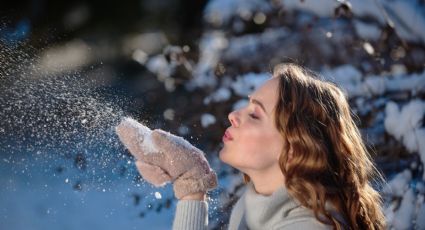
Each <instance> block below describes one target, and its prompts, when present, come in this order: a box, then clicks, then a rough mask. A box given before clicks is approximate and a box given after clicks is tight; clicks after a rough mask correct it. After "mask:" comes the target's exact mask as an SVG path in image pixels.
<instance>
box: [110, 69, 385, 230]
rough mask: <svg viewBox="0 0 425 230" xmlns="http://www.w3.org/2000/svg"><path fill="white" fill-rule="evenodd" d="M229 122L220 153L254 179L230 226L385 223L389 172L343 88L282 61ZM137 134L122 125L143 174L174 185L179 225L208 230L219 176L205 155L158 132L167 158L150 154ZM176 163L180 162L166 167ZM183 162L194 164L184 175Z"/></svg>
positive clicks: (157, 139)
mask: <svg viewBox="0 0 425 230" xmlns="http://www.w3.org/2000/svg"><path fill="white" fill-rule="evenodd" d="M229 120H230V123H231V126H230V127H229V128H228V129H227V130H226V132H225V134H224V136H223V142H224V147H223V148H222V150H221V151H220V159H221V160H222V161H223V162H224V163H226V164H229V165H230V166H232V167H234V168H237V169H238V170H240V171H241V172H243V174H244V179H245V182H246V189H245V191H244V193H243V195H242V197H241V198H240V199H239V200H238V202H237V203H236V205H235V207H234V208H233V210H232V214H231V217H230V222H229V229H302V228H304V229H384V228H385V219H384V215H383V213H382V210H381V197H380V195H379V194H378V192H377V191H375V190H374V189H373V188H372V187H371V185H370V183H371V181H370V180H371V179H372V178H373V177H375V176H376V178H380V174H379V173H378V171H377V170H376V168H375V167H374V165H373V163H372V161H371V159H370V156H369V155H368V153H367V150H366V148H365V145H364V143H363V141H362V139H361V136H360V133H359V130H358V128H357V127H356V124H355V123H354V121H353V119H352V117H351V113H350V108H349V105H348V103H347V99H346V98H345V96H344V94H343V93H342V92H341V90H340V89H339V88H338V87H336V86H335V85H334V84H332V83H330V82H326V81H323V80H321V79H319V78H318V76H317V75H315V74H314V73H313V72H311V71H309V70H306V69H304V68H302V67H300V66H297V65H294V64H281V65H278V66H277V67H275V69H274V72H273V76H272V78H271V79H269V80H268V81H266V82H265V83H264V84H263V85H262V86H261V87H260V88H259V89H257V90H256V91H255V92H254V93H253V94H252V95H250V96H249V104H248V105H247V106H246V107H244V108H241V109H239V110H237V111H234V112H232V113H230V114H229ZM120 126H121V127H122V126H123V125H120ZM120 126H119V127H120ZM128 130H129V129H128V128H127V129H124V128H118V129H117V131H118V134H119V135H120V138H121V140H122V141H123V143H124V144H125V145H126V146H127V148H129V150H130V152H132V154H133V155H135V156H136V158H138V161H137V162H136V165H137V167H138V169H139V172H140V173H141V174H142V176H143V177H144V178H145V179H147V180H148V181H149V182H151V183H153V184H155V185H161V184H163V183H166V182H168V181H171V182H173V183H174V191H175V192H176V194H178V195H176V196H177V197H178V198H179V202H178V203H177V209H176V216H175V219H174V224H173V227H174V229H203V228H206V225H207V224H208V218H207V217H208V213H207V210H208V209H207V207H208V204H207V202H206V201H205V193H206V191H208V190H210V189H212V188H214V187H215V185H216V181H215V180H216V178H215V177H214V176H211V175H212V174H213V173H211V172H213V171H212V170H211V169H210V168H209V165H208V163H207V162H206V160H205V158H204V157H203V156H202V152H200V150H198V149H196V148H194V147H193V146H189V145H188V143H187V142H186V143H184V144H183V142H181V141H179V140H178V137H176V136H173V135H172V134H169V133H165V132H163V131H160V130H156V131H154V134H153V141H154V143H155V145H156V146H157V147H158V152H161V153H163V156H162V157H158V155H156V156H155V155H150V158H149V157H146V155H145V154H140V153H143V152H146V150H143V148H139V149H137V148H134V147H133V148H132V147H131V146H130V145H129V144H128V143H129V141H128V140H129V139H132V140H135V139H137V138H135V137H134V136H135V135H133V134H132V133H131V132H129V131H128ZM120 133H121V134H120ZM124 133H126V134H127V135H128V137H123V136H124ZM133 133H134V132H133ZM138 139H141V138H140V137H139V138H138ZM126 143H127V144H126ZM148 155H149V154H148ZM153 156H155V157H153ZM181 156H187V157H181ZM191 156H192V157H191ZM193 156H196V157H193ZM170 159H171V162H174V163H173V164H171V165H170V164H164V162H166V161H167V160H168V161H170ZM193 159H195V160H193ZM189 161H190V162H189ZM184 162H185V163H184ZM188 162H189V163H188ZM176 164H178V165H180V164H184V167H182V166H181V167H177V168H179V170H177V172H176V170H174V169H175V168H176V166H175V165H176ZM194 165H195V166H194ZM196 165H198V166H196ZM199 165H202V167H200V166H199ZM181 168H186V169H187V170H185V169H181ZM194 168H195V169H194ZM158 178H162V179H158ZM182 181H184V182H182ZM183 188H184V189H183ZM187 188H190V189H187ZM182 190H184V191H183V192H182Z"/></svg>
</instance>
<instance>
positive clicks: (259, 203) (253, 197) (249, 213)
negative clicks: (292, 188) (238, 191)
mask: <svg viewBox="0 0 425 230" xmlns="http://www.w3.org/2000/svg"><path fill="white" fill-rule="evenodd" d="M243 202H244V205H245V220H246V223H247V225H248V227H249V228H250V229H262V228H264V227H265V226H268V224H270V223H268V222H269V221H270V219H273V218H272V217H273V216H275V215H282V214H283V217H286V216H287V215H288V213H289V211H291V210H292V209H294V208H296V207H298V206H300V204H299V202H298V201H297V200H295V199H293V198H292V197H291V196H290V195H289V193H288V190H287V189H286V187H285V186H283V185H282V186H281V187H279V188H278V189H277V190H276V191H275V192H273V194H271V195H269V196H265V195H262V194H258V193H257V192H256V191H255V188H254V184H253V183H252V182H249V183H248V184H247V187H246V192H245V193H244V196H243ZM277 210H279V212H277ZM281 217H282V216H281ZM281 217H280V218H281Z"/></svg>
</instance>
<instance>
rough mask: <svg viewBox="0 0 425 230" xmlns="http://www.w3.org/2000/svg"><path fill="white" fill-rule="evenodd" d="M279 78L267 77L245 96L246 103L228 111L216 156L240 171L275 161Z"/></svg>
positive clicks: (262, 167) (258, 168) (261, 167)
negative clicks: (247, 101) (276, 106)
mask: <svg viewBox="0 0 425 230" xmlns="http://www.w3.org/2000/svg"><path fill="white" fill-rule="evenodd" d="M278 85H279V79H278V78H271V79H269V80H268V81H266V82H265V83H264V84H263V85H262V86H261V87H260V88H258V89H257V90H256V91H255V92H254V93H253V94H252V95H250V96H249V104H248V105H247V106H245V107H244V108H241V109H239V110H236V111H233V112H231V113H230V114H229V120H230V123H231V126H230V127H229V128H228V129H227V130H226V132H225V134H224V136H223V142H224V147H223V148H222V149H221V151H220V155H219V157H220V160H221V161H223V162H224V163H227V164H229V165H231V166H232V167H234V168H237V169H239V170H240V171H242V172H244V173H248V172H252V171H263V170H267V169H270V168H271V167H276V166H277V165H278V160H279V155H280V153H281V151H282V148H283V138H282V136H281V134H280V133H279V132H278V130H277V129H276V127H275V123H274V121H275V116H274V109H275V105H276V102H277V98H278V93H277V89H278Z"/></svg>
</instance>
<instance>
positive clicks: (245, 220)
mask: <svg viewBox="0 0 425 230" xmlns="http://www.w3.org/2000/svg"><path fill="white" fill-rule="evenodd" d="M329 210H330V211H331V213H332V214H333V215H334V216H336V217H337V218H338V219H340V220H341V221H343V220H342V219H341V218H340V216H339V215H338V214H337V213H335V212H333V211H332V209H329ZM207 227H208V203H207V202H205V201H193V200H181V201H179V202H178V203H177V208H176V214H175V218H174V222H173V229H174V230H200V229H202V230H204V229H207ZM228 229H229V230H239V229H253V230H255V229H281V230H292V229H294V230H308V229H319V230H321V229H332V228H331V226H330V225H325V224H322V223H321V222H319V221H318V220H317V219H316V218H315V216H314V213H313V211H312V210H310V209H307V208H305V207H303V206H301V205H300V204H299V203H298V202H297V201H296V200H295V199H294V198H292V197H291V196H290V195H289V194H288V191H287V190H286V188H285V187H284V186H282V187H280V188H279V189H278V190H276V191H275V192H274V193H273V194H272V195H270V196H264V195H261V194H258V193H257V192H256V191H255V189H254V186H253V184H252V183H248V184H247V185H246V188H245V191H244V193H243V195H242V196H241V197H240V198H239V200H238V202H237V203H236V204H235V206H234V207H233V209H232V213H231V215H230V221H229V228H228Z"/></svg>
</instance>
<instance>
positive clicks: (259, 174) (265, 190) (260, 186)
mask: <svg viewBox="0 0 425 230" xmlns="http://www.w3.org/2000/svg"><path fill="white" fill-rule="evenodd" d="M246 174H248V176H249V177H250V179H251V181H252V183H253V185H254V188H255V191H256V192H257V193H258V194H261V195H265V196H269V195H271V194H273V192H275V191H276V190H277V189H279V188H280V187H282V186H284V185H285V177H284V175H283V173H282V171H281V170H280V168H279V166H278V165H277V166H275V167H271V168H269V169H266V170H262V171H251V172H249V173H248V172H247V173H246Z"/></svg>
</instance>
